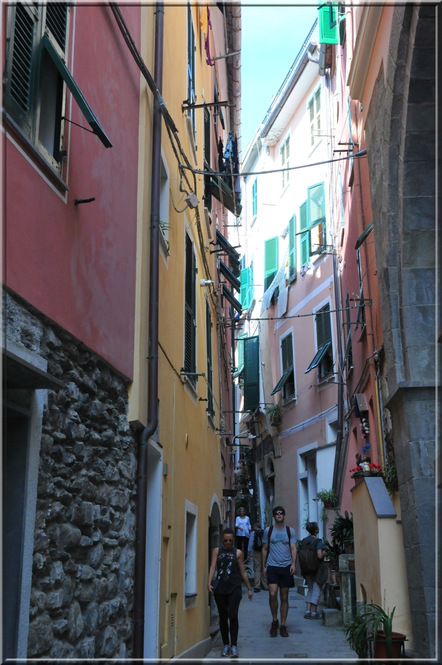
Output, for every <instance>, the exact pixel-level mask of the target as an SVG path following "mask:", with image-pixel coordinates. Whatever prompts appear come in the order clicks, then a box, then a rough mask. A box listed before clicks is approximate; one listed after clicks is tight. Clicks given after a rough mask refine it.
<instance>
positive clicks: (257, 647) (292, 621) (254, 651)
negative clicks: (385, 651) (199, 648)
mask: <svg viewBox="0 0 442 665" xmlns="http://www.w3.org/2000/svg"><path fill="white" fill-rule="evenodd" d="M268 599H269V596H268V592H267V591H261V592H260V593H255V594H254V595H253V599H252V600H251V601H249V600H248V599H247V593H246V592H245V591H244V589H243V599H242V601H241V604H240V607H239V637H238V652H239V660H240V661H246V660H247V659H250V662H251V661H252V660H253V662H256V661H259V660H265V661H271V662H274V661H276V660H279V659H284V660H287V661H290V660H296V662H298V663H299V662H302V661H303V660H304V659H305V660H311V659H318V660H319V659H321V660H327V661H329V662H330V661H332V662H333V661H335V662H338V663H342V662H343V661H352V660H355V659H356V654H355V652H354V651H352V650H351V649H350V647H349V646H348V643H347V641H346V639H345V632H344V627H343V626H342V625H340V626H330V625H328V626H326V625H324V619H320V620H317V621H316V620H309V619H304V611H305V603H304V597H303V596H302V594H300V593H298V591H297V588H296V587H295V588H294V589H291V590H290V592H289V613H288V617H287V631H288V634H289V636H288V638H284V637H281V636H280V635H278V637H276V638H273V637H270V635H269V630H270V623H271V617H270V609H269V603H268ZM321 609H322V608H321ZM326 611H328V612H332V610H326ZM327 622H328V621H327ZM221 649H222V641H221V636H220V634H219V632H218V633H217V634H216V636H215V638H214V640H213V646H212V649H211V650H210V652H209V653H208V654H207V656H206V658H205V659H204V660H203V662H213V661H215V660H224V661H225V660H226V658H221V656H220V654H221ZM235 660H236V659H235Z"/></svg>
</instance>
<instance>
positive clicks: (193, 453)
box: [130, 3, 231, 658]
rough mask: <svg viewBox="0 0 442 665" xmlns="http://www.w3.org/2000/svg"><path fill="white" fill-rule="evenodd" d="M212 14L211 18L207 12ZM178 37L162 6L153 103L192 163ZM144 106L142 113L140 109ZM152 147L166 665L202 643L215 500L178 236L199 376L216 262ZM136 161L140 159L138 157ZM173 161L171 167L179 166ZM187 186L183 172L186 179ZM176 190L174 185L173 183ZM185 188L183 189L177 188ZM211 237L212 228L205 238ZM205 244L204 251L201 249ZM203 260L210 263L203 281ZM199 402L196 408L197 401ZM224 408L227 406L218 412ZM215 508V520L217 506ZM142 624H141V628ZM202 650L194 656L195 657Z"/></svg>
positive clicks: (178, 27)
mask: <svg viewBox="0 0 442 665" xmlns="http://www.w3.org/2000/svg"><path fill="white" fill-rule="evenodd" d="M213 11H219V10H217V9H214V10H213ZM153 12H154V8H153V7H149V8H146V14H145V20H144V23H143V55H144V57H145V62H146V64H147V66H148V68H149V70H150V71H151V73H153V71H154V63H153V53H154V50H153V49H154V46H153V42H154V26H155V20H154V13H153ZM199 12H200V7H199V6H193V7H192V14H193V19H194V29H195V43H196V93H197V103H201V102H202V101H203V92H204V99H205V100H206V101H212V95H213V73H214V69H213V68H211V67H208V66H207V65H206V59H205V52H204V35H203V34H200V31H199V25H200V21H199ZM186 58H187V33H186V4H185V3H183V4H182V5H181V6H176V5H175V6H173V7H172V6H168V5H167V3H165V7H164V61H163V63H164V64H163V86H162V96H163V98H164V100H165V103H166V107H167V109H168V111H169V113H170V115H171V116H172V118H173V120H174V122H175V124H176V126H177V129H178V139H179V141H180V143H181V146H182V148H183V150H184V152H185V154H186V156H187V158H188V160H189V162H190V163H191V164H192V165H193V164H194V163H195V162H194V154H193V150H192V145H191V141H190V140H189V135H188V132H187V128H186V122H185V118H186V114H185V113H183V111H182V104H183V101H184V100H185V99H186V97H187V79H186V76H187V68H186ZM144 104H145V108H144ZM151 109H152V95H151V93H148V95H147V99H146V100H144V102H143V115H144V119H145V126H143V123H141V126H140V146H142V148H143V149H142V150H140V170H139V173H140V206H139V245H140V246H139V252H138V255H137V318H136V330H137V332H136V349H137V352H136V368H135V379H134V384H133V386H132V390H131V396H130V419H131V420H132V421H135V422H139V423H140V424H141V425H142V426H145V424H146V422H147V417H148V414H147V411H146V408H147V407H146V404H147V360H146V358H147V355H148V352H149V350H148V340H147V331H148V307H149V302H148V297H149V292H148V284H149V234H150V192H149V187H150V177H151V173H150V161H151V156H150V155H151V124H152V113H151ZM196 121H197V131H196V137H197V141H196V163H195V165H196V166H197V167H198V168H202V165H203V136H204V131H203V110H202V109H198V110H197V111H196ZM162 148H163V155H164V158H165V161H166V163H167V167H168V171H169V177H170V181H169V185H170V196H169V229H168V242H169V250H168V251H165V247H163V248H162V249H161V250H160V252H161V255H160V265H159V284H160V294H159V360H158V374H159V385H158V398H159V421H158V430H157V433H156V435H155V436H154V437H153V438H154V439H156V441H157V443H158V445H159V446H160V449H161V450H162V463H163V469H164V471H163V479H162V497H161V531H162V533H161V540H162V542H161V561H160V597H159V603H158V613H159V644H158V656H159V657H162V658H171V657H173V656H179V655H183V654H186V653H188V652H189V650H191V649H192V648H193V647H194V646H195V645H198V644H204V642H205V641H207V640H209V632H210V610H209V604H208V591H207V588H206V584H207V573H208V565H209V542H208V533H209V532H208V529H209V518H210V513H211V508H212V502H213V497H214V495H215V496H217V497H222V487H223V485H222V483H223V477H222V470H221V452H220V438H219V436H218V433H217V432H216V429H215V428H217V427H219V418H220V414H219V407H220V390H219V373H220V368H219V353H218V340H217V335H218V326H217V313H216V308H215V303H214V302H213V301H212V300H209V302H210V307H211V317H212V324H213V325H212V362H213V390H214V409H215V418H214V420H213V421H211V420H210V419H209V418H208V416H207V413H206V408H207V401H205V400H206V398H207V385H206V379H205V378H204V377H199V378H198V381H197V385H196V390H195V391H193V390H192V388H191V387H189V385H188V384H187V382H186V381H185V380H184V379H183V377H182V376H181V375H180V370H181V368H182V367H183V364H184V274H185V236H186V231H188V232H189V233H190V235H191V237H192V239H193V241H194V248H195V253H196V263H197V271H198V272H197V275H196V297H197V372H204V373H207V366H206V364H207V360H206V358H207V351H206V297H207V294H208V292H209V291H208V289H207V288H205V287H201V286H200V279H205V278H210V279H214V276H215V274H216V265H215V260H216V258H215V257H216V255H215V254H212V255H211V254H210V251H209V249H210V248H211V247H209V242H210V240H212V239H213V237H212V238H211V237H209V236H208V233H207V227H206V223H205V218H204V203H203V178H202V176H197V178H196V194H197V197H198V199H199V201H200V203H199V206H198V209H197V210H192V209H190V208H188V209H186V210H185V211H184V212H183V209H184V208H185V206H186V203H185V200H184V199H185V196H186V195H185V194H184V193H183V192H181V191H180V174H179V170H178V163H177V158H176V156H175V154H174V151H173V149H172V146H171V142H170V140H169V137H168V134H167V131H166V128H165V126H164V123H163V130H162ZM144 149H145V151H144V154H143V150H144ZM184 161H185V160H184V159H183V158H182V157H180V162H181V163H184ZM189 178H190V180H191V181H192V182H193V179H192V175H191V174H189ZM183 184H184V183H183ZM186 189H188V187H187V186H186ZM214 232H215V231H214V230H213V233H214ZM204 246H206V247H204ZM203 253H204V255H205V257H206V259H207V261H208V263H209V266H210V274H209V275H207V274H206V271H205V268H204V264H203ZM200 400H204V401H200ZM226 408H231V407H226ZM189 504H191V505H193V506H195V510H196V524H197V548H196V551H197V555H196V556H197V563H196V569H197V589H196V597H195V598H194V599H193V600H192V601H191V603H192V604H193V605H194V606H193V607H186V600H185V597H184V591H185V527H186V505H189ZM219 511H220V513H222V510H221V506H219ZM148 629H149V627H148V626H146V630H148ZM204 655H205V653H201V654H200V657H202V656H204Z"/></svg>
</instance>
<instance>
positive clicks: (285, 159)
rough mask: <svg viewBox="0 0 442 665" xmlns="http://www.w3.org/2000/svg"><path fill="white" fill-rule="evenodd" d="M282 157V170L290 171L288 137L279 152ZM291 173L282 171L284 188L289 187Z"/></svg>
mask: <svg viewBox="0 0 442 665" xmlns="http://www.w3.org/2000/svg"><path fill="white" fill-rule="evenodd" d="M279 152H280V155H281V168H282V169H288V168H289V167H290V136H287V138H286V139H285V141H284V143H283V144H282V145H281V148H280V150H279ZM289 177H290V171H282V188H283V189H285V187H286V186H287V185H288V182H289Z"/></svg>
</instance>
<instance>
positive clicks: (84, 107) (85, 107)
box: [43, 35, 112, 148]
mask: <svg viewBox="0 0 442 665" xmlns="http://www.w3.org/2000/svg"><path fill="white" fill-rule="evenodd" d="M43 44H44V47H45V49H46V51H47V52H48V53H49V55H50V56H51V58H52V61H53V63H54V65H55V66H56V68H57V69H58V71H59V73H60V75H61V77H62V78H63V80H64V82H65V83H66V85H67V87H68V88H69V90H70V91H71V94H72V96H73V98H74V99H75V101H76V102H77V104H78V106H79V107H80V109H81V111H82V113H83V115H84V117H85V118H86V120H87V121H88V123H89V124H90V126H91V127H92V131H93V133H94V134H96V135H97V136H98V138H99V139H100V141H101V142H102V144H103V145H104V147H105V148H112V143H111V142H110V140H109V138H108V136H107V135H106V132H105V131H104V129H103V128H102V126H101V125H100V123H99V122H98V119H97V117H96V116H95V114H94V112H93V111H92V109H91V107H90V106H89V104H88V103H87V101H86V99H85V98H84V95H83V93H82V92H81V90H80V88H79V87H78V85H77V84H76V82H75V80H74V79H73V77H72V74H71V73H70V71H69V70H68V68H67V67H66V65H65V64H64V62H63V60H62V59H61V58H60V56H59V55H58V53H57V51H56V49H55V47H54V45H53V44H52V42H51V40H50V39H49V38H48V36H47V35H44V37H43Z"/></svg>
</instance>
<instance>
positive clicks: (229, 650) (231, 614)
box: [207, 528, 253, 658]
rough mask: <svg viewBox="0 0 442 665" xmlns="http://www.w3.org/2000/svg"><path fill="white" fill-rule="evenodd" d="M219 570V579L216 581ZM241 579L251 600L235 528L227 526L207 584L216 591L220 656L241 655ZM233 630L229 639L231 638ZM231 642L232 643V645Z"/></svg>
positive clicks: (234, 656)
mask: <svg viewBox="0 0 442 665" xmlns="http://www.w3.org/2000/svg"><path fill="white" fill-rule="evenodd" d="M215 570H216V571H217V578H216V581H213V577H214V575H215ZM241 579H242V580H243V581H244V583H245V584H246V586H247V590H248V594H249V600H252V597H253V592H252V587H251V586H250V581H249V578H248V576H247V572H246V569H245V567H244V556H243V553H242V551H241V550H239V549H236V547H234V532H233V529H229V528H227V529H224V531H223V533H222V545H221V547H215V548H214V549H213V551H212V560H211V562H210V570H209V577H208V581H207V587H208V589H209V591H210V592H211V593H213V595H214V598H215V602H216V605H217V607H218V614H219V627H220V631H221V637H222V640H223V645H224V646H223V650H222V652H221V656H223V657H227V656H231V657H232V658H238V657H239V656H238V630H239V623H238V610H239V604H240V602H241V598H242V588H241ZM229 632H230V641H229ZM229 644H230V646H229Z"/></svg>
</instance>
